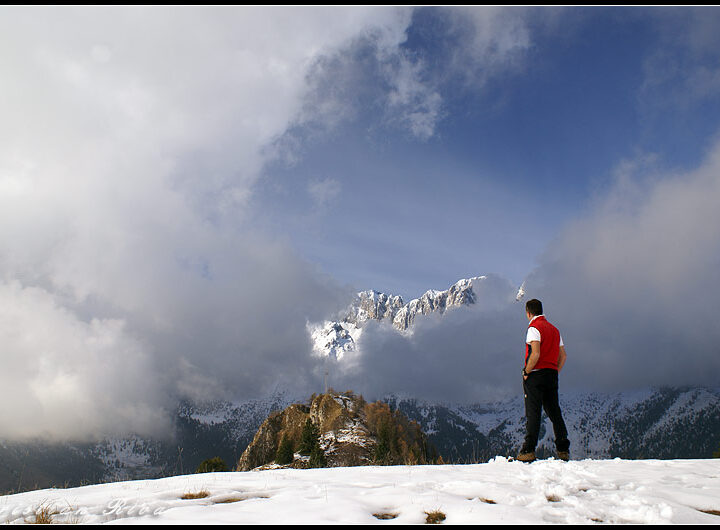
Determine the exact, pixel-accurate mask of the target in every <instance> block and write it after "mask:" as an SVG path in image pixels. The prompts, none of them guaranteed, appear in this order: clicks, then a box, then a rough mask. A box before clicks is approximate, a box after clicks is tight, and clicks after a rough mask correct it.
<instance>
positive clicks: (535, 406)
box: [521, 369, 570, 453]
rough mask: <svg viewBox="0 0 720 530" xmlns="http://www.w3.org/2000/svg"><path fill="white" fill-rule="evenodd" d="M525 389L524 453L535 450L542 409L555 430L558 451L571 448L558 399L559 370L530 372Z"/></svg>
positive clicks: (524, 382) (524, 383) (525, 382)
mask: <svg viewBox="0 0 720 530" xmlns="http://www.w3.org/2000/svg"><path fill="white" fill-rule="evenodd" d="M523 390H524V391H525V419H526V421H527V423H526V434H525V443H524V444H523V448H522V450H521V452H522V453H529V452H532V451H535V446H536V445H537V443H538V436H539V434H540V418H541V415H542V409H545V414H547V415H548V418H550V421H551V422H552V424H553V430H554V431H555V447H556V449H557V450H558V451H567V450H569V449H570V441H569V440H568V437H567V435H568V433H567V428H566V427H565V422H564V421H563V417H562V413H561V412H560V402H559V400H558V373H557V370H552V369H543V370H538V371H536V372H530V375H529V376H528V378H527V379H526V380H524V381H523Z"/></svg>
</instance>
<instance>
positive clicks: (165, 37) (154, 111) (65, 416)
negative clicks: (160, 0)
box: [0, 7, 409, 439]
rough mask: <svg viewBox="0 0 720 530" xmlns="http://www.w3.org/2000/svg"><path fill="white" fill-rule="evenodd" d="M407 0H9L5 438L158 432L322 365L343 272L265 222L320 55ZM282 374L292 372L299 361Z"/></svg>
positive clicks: (0, 288) (1, 156)
mask: <svg viewBox="0 0 720 530" xmlns="http://www.w3.org/2000/svg"><path fill="white" fill-rule="evenodd" d="M408 22H409V11H408V10H404V9H361V8H358V9H354V8H353V9H313V8H307V9H293V8H282V9H274V8H261V9H260V8H258V9H256V8H237V9H235V8H224V7H218V8H207V9H200V8H185V7H178V8H172V9H162V8H134V7H124V8H77V9H73V8H51V7H49V8H43V9H31V8H6V9H4V11H3V17H2V18H1V19H0V48H1V49H2V50H4V51H3V53H2V54H1V55H0V66H1V67H2V69H3V72H4V82H3V83H2V86H1V87H0V115H2V116H3V119H2V123H0V140H1V141H0V311H1V312H2V314H3V315H4V317H5V318H4V322H3V323H2V324H1V325H0V344H1V345H2V352H1V355H2V360H3V366H4V370H3V375H2V376H0V377H2V384H0V397H1V398H2V400H3V402H4V403H6V404H12V406H11V407H4V411H3V413H2V414H3V416H2V418H1V419H2V421H0V437H8V436H10V437H31V436H46V435H48V436H55V437H61V438H73V439H84V438H88V437H90V438H91V437H95V436H102V435H105V434H118V433H126V432H138V433H140V434H145V433H151V434H155V433H157V431H159V430H162V427H163V426H164V424H163V422H162V418H163V417H164V412H165V411H166V410H167V409H171V408H172V407H173V406H174V403H175V402H176V401H175V400H177V399H178V398H180V397H192V398H196V399H198V398H211V397H219V396H229V395H232V396H239V397H243V396H245V397H251V396H256V395H258V394H260V393H263V392H269V391H272V390H273V389H274V388H276V387H277V386H278V385H282V384H284V383H288V381H287V380H283V378H282V377H280V376H282V375H285V376H286V375H287V374H292V378H290V379H291V380H292V382H293V383H294V384H297V385H302V384H303V381H304V378H305V377H312V368H313V367H312V363H310V362H309V361H308V356H309V350H310V347H309V343H308V339H307V336H306V333H305V322H306V319H308V318H310V319H318V318H321V317H322V316H323V315H324V314H326V313H327V312H328V311H333V310H336V309H337V308H338V307H339V305H340V303H341V302H340V301H341V300H342V301H343V302H344V300H345V299H346V298H345V297H346V296H347V290H346V288H345V287H342V286H339V285H337V284H336V282H334V281H333V280H332V279H330V278H328V277H327V276H326V275H324V274H323V273H322V272H320V271H318V270H316V268H315V267H314V266H312V265H311V264H309V263H307V262H305V261H304V260H303V259H302V258H300V257H299V256H298V255H297V254H296V253H294V252H293V251H291V250H290V249H289V246H288V245H287V244H285V243H283V242H281V241H279V240H277V239H276V238H273V237H271V236H269V235H267V234H262V233H258V232H257V231H254V230H252V229H251V228H250V223H249V222H248V221H249V216H250V215H251V209H250V204H251V197H252V192H253V186H254V185H255V183H256V182H257V180H258V179H259V178H261V175H262V168H263V167H264V165H265V164H266V162H267V160H269V159H270V158H272V157H275V156H279V154H280V153H278V151H277V149H276V148H273V146H274V142H275V141H276V140H277V139H278V138H279V137H281V136H282V135H283V134H284V133H285V132H286V131H287V130H288V128H289V127H291V126H292V124H294V123H297V122H298V121H299V120H300V121H302V120H306V119H309V118H308V110H307V109H306V108H305V105H306V101H307V97H308V93H309V92H308V91H309V90H310V88H311V83H310V82H309V79H308V73H309V72H310V70H311V68H312V65H313V64H316V63H317V61H318V60H319V58H321V57H325V56H329V57H332V56H337V55H338V54H342V53H343V50H345V49H346V48H347V46H349V45H350V44H351V43H352V42H353V41H354V39H356V38H357V37H358V36H363V38H367V37H366V36H367V35H372V38H373V39H375V40H376V41H378V42H382V43H383V48H384V49H385V50H387V53H390V50H391V49H392V48H393V47H397V46H399V44H400V43H401V42H402V41H403V40H404V31H405V28H406V26H407V24H408ZM286 379H287V378H286Z"/></svg>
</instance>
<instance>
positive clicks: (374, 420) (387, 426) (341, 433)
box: [237, 391, 432, 471]
mask: <svg viewBox="0 0 720 530" xmlns="http://www.w3.org/2000/svg"><path fill="white" fill-rule="evenodd" d="M308 419H310V420H311V421H312V423H313V424H314V426H315V427H316V429H317V432H318V442H319V446H320V448H321V450H322V451H323V453H324V457H325V461H326V465H327V466H328V467H338V466H358V465H369V464H383V463H408V462H416V463H426V462H428V461H429V460H430V459H431V458H432V455H431V454H430V452H429V449H428V445H427V441H426V437H425V435H424V434H423V433H422V430H421V429H420V427H419V425H418V424H417V423H415V422H411V421H409V420H408V419H407V418H406V417H405V416H404V415H402V414H401V413H400V412H397V411H395V412H392V411H391V410H390V408H389V406H388V405H387V404H385V403H381V402H377V403H369V404H368V403H366V402H365V400H364V399H363V398H362V396H356V395H355V394H353V393H352V392H346V393H343V394H340V393H337V392H334V391H330V392H328V393H327V394H320V395H313V396H312V398H311V399H310V403H309V404H293V405H290V406H289V407H287V408H286V409H285V410H283V411H281V412H274V413H272V414H270V416H269V417H268V418H267V419H266V420H265V421H264V422H263V423H262V425H261V426H260V428H259V429H258V431H257V433H256V434H255V437H254V438H253V441H252V442H251V443H250V445H249V446H248V447H247V449H246V450H245V451H244V452H243V454H242V456H241V457H240V460H239V461H238V464H237V470H238V471H249V470H252V469H256V468H261V467H264V466H271V467H277V464H275V460H276V455H277V454H278V449H279V448H280V444H281V442H282V441H283V439H287V440H290V441H291V443H292V445H293V448H294V449H295V450H296V449H297V448H298V446H299V444H300V441H301V438H302V435H303V428H304V427H305V425H306V422H307V420H308ZM286 467H297V468H304V467H310V466H309V459H308V458H307V457H304V456H303V455H300V454H297V453H295V454H294V458H293V459H292V463H291V464H288V465H286Z"/></svg>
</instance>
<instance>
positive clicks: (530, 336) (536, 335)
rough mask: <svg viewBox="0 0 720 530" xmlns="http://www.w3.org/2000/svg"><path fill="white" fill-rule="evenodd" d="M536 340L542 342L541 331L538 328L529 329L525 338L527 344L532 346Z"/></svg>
mask: <svg viewBox="0 0 720 530" xmlns="http://www.w3.org/2000/svg"><path fill="white" fill-rule="evenodd" d="M535 340H536V341H538V342H540V331H539V330H538V329H537V328H528V332H527V337H525V343H526V344H530V343H531V342H533V341H535Z"/></svg>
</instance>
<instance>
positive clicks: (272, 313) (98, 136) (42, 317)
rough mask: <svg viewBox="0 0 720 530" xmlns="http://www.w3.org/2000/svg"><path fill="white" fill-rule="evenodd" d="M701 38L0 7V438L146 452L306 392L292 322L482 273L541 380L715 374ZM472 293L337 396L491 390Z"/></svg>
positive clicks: (291, 13) (297, 11)
mask: <svg viewBox="0 0 720 530" xmlns="http://www.w3.org/2000/svg"><path fill="white" fill-rule="evenodd" d="M719 27H720V10H718V8H714V7H705V8H702V7H701V8H659V7H658V8H619V7H614V8H598V7H577V8H555V7H545V8H518V7H509V8H488V7H475V8H444V7H419V8H412V7H362V8H361V7H295V8H289V7H172V8H169V7H74V8H70V7H3V8H1V9H0V72H2V77H1V78H0V116H2V120H0V350H1V352H0V355H2V357H3V366H4V370H3V371H2V373H0V394H1V395H2V397H3V398H4V400H3V402H5V403H9V402H11V403H15V404H17V405H16V406H13V407H3V408H2V409H1V410H0V436H4V437H16V438H17V437H34V436H49V437H54V438H63V439H70V438H87V437H93V436H98V435H100V434H108V433H109V434H112V433H118V432H119V433H126V432H130V431H132V432H139V433H143V434H148V433H149V434H158V433H162V432H166V431H167V428H168V422H169V411H171V410H172V407H173V406H174V403H176V401H177V399H179V398H190V399H211V398H217V397H225V398H230V397H233V398H252V397H258V396H262V395H266V394H267V393H269V392H273V391H277V390H278V389H286V388H296V389H299V391H300V390H305V389H309V388H312V391H315V390H317V389H316V388H315V386H316V384H317V381H318V380H319V379H318V378H319V375H318V374H321V373H322V367H321V366H319V365H318V362H317V359H315V358H314V357H313V356H312V352H311V349H312V348H311V345H310V343H309V337H308V333H307V323H308V322H317V321H321V320H323V319H325V318H330V317H331V316H332V315H336V314H337V313H338V311H340V310H342V308H343V307H345V306H346V305H347V303H348V300H350V299H351V298H352V296H353V294H354V293H355V292H357V291H358V290H364V289H376V290H379V291H384V292H388V293H392V294H399V295H401V296H403V298H404V299H405V300H409V299H411V298H414V297H418V296H420V295H421V294H422V293H423V292H425V291H426V290H428V289H447V288H448V287H449V286H450V285H452V284H453V283H455V282H456V281H457V280H459V279H461V278H467V277H472V276H479V275H491V276H492V278H493V282H496V284H497V286H498V289H499V290H500V291H503V290H504V292H506V293H512V292H514V291H515V290H516V289H517V287H518V286H519V285H520V284H521V283H522V282H526V286H527V292H528V296H538V297H541V298H542V299H543V300H544V301H545V304H546V309H547V311H548V314H549V315H551V316H552V317H553V318H556V319H557V320H556V321H557V323H558V325H559V326H560V327H561V331H562V332H563V337H564V338H565V339H566V343H567V344H568V351H569V355H571V354H572V352H573V351H574V352H576V357H575V361H576V362H575V367H574V368H573V369H572V370H570V369H569V368H570V366H571V364H568V371H567V375H565V374H564V376H565V379H564V381H565V382H566V385H567V387H568V388H577V389H589V390H613V391H615V390H623V389H631V388H637V387H642V386H649V385H655V386H659V385H673V384H682V385H685V384H715V382H714V379H713V378H712V377H711V374H713V373H717V372H718V369H720V361H718V357H717V344H718V343H719V341H720V336H718V334H719V332H718V331H717V327H716V326H715V325H714V322H713V315H714V314H715V311H716V310H715V306H716V302H715V300H714V299H713V294H714V293H715V292H716V291H717V288H716V286H717V285H718V282H717V280H718V270H720V269H719V268H718V264H719V263H720V229H718V227H719V226H720V219H718V217H719V214H718V213H717V211H716V206H715V205H716V204H718V203H720V201H719V199H720V184H719V182H720V180H719V179H720V177H719V173H720V162H718V161H719V160H720V139H719V137H718V132H719V131H720V31H718V29H720V28H719ZM503 299H504V298H503ZM497 302H498V299H495V300H490V299H487V300H486V301H485V305H484V306H482V304H481V307H478V308H476V309H475V310H472V311H468V312H465V313H457V314H455V315H451V316H449V318H446V319H443V320H442V321H438V320H433V319H426V321H424V322H420V323H419V324H418V328H417V330H416V333H415V334H414V336H413V338H411V339H408V338H402V337H398V336H396V335H393V334H392V332H390V331H389V330H387V329H384V328H382V326H377V327H375V328H373V329H372V330H371V331H369V332H368V333H366V334H364V341H365V342H364V344H362V354H361V355H359V357H358V358H357V359H355V361H354V363H353V365H352V367H348V368H347V370H346V371H345V373H344V375H343V377H344V378H345V379H344V382H347V383H348V384H352V385H353V386H354V387H355V390H358V391H366V392H368V394H372V395H373V396H372V397H376V396H377V397H379V396H380V395H382V394H383V393H386V392H390V391H405V392H408V393H412V394H416V395H418V396H419V397H427V398H432V399H436V400H459V401H471V400H475V401H477V400H483V399H492V398H494V397H497V396H500V395H506V394H511V393H512V392H513V391H515V390H516V388H515V387H516V386H517V385H515V380H514V379H513V374H514V373H515V372H517V369H516V368H517V366H516V365H517V364H518V360H517V358H516V355H515V353H514V352H515V350H516V349H518V347H517V342H518V341H519V340H520V339H517V337H518V336H519V337H522V335H523V332H522V331H523V328H524V321H523V319H524V316H523V314H522V311H518V306H517V305H513V304H508V305H507V306H506V307H500V308H498V303H497ZM488 308H492V309H488ZM421 320H422V319H421ZM571 345H572V346H571ZM520 347H522V344H520ZM572 348H574V350H573V349H572ZM443 359H446V360H449V361H448V362H446V363H443V362H441V360H443ZM571 359H572V357H571ZM410 365H412V375H409V374H410V372H409V371H408V370H407V367H408V366H410ZM438 374H440V376H439V377H438ZM429 381H432V384H429ZM314 385H315V386H314Z"/></svg>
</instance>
